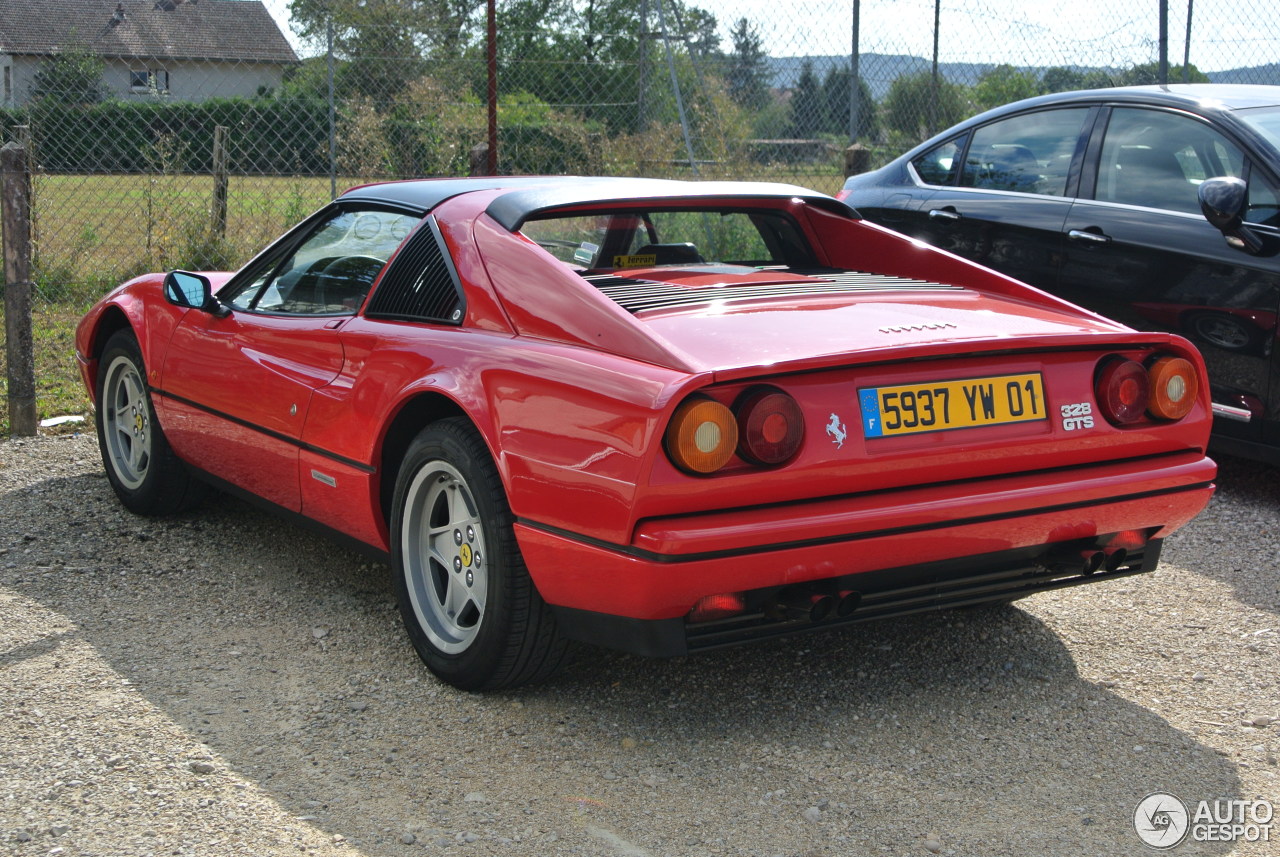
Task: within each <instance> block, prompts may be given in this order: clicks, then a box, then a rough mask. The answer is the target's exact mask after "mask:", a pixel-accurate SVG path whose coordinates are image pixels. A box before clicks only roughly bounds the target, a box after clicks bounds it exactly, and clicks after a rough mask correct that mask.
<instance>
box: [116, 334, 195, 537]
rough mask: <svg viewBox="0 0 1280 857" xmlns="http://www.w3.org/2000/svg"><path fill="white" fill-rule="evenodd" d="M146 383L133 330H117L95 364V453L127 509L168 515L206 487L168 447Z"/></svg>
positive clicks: (191, 501) (186, 505) (184, 506)
mask: <svg viewBox="0 0 1280 857" xmlns="http://www.w3.org/2000/svg"><path fill="white" fill-rule="evenodd" d="M146 378H147V369H146V364H145V363H144V362H143V360H142V351H141V349H140V348H139V347H138V340H137V338H136V337H134V335H133V331H131V330H119V331H116V332H115V333H114V334H112V335H111V338H110V339H108V340H107V345H106V348H104V349H103V351H102V356H101V358H99V360H98V378H97V391H96V392H97V396H96V399H97V405H98V406H97V411H96V413H95V416H94V422H95V424H96V425H97V429H98V449H99V450H100V451H101V453H102V464H103V467H105V468H106V471H107V480H108V481H109V482H110V483H111V487H112V488H113V489H114V490H115V492H116V496H117V497H119V498H120V502H121V503H123V504H124V505H125V508H127V509H129V511H131V512H135V513H137V514H139V515H151V516H157V515H167V514H172V513H174V512H181V511H183V510H185V509H189V508H191V507H192V506H194V505H195V504H196V503H198V502H199V501H200V500H201V499H202V498H203V497H204V495H205V492H206V488H205V486H204V483H202V482H199V481H197V480H196V479H195V478H194V477H193V476H192V475H191V473H190V471H188V470H187V467H186V465H184V464H183V463H182V462H181V461H180V460H178V457H177V456H176V455H174V454H173V450H171V449H170V448H169V443H168V441H166V440H165V437H164V431H163V430H162V429H161V428H160V422H159V420H157V419H156V411H155V408H154V407H153V406H152V404H151V390H150V388H149V387H148V386H147V381H146Z"/></svg>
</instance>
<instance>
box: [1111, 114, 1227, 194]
mask: <svg viewBox="0 0 1280 857" xmlns="http://www.w3.org/2000/svg"><path fill="white" fill-rule="evenodd" d="M1243 169H1244V156H1243V155H1242V154H1241V152H1240V150H1239V149H1238V148H1236V146H1235V145H1234V144H1232V143H1231V142H1230V141H1229V140H1227V139H1226V138H1225V137H1223V136H1222V135H1221V134H1219V133H1218V132H1217V131H1215V130H1214V129H1213V128H1211V127H1209V126H1208V125H1207V124H1205V123H1204V122H1201V121H1200V120H1198V119H1193V118H1191V117H1189V116H1182V115H1179V114H1176V113H1166V112H1164V111H1160V110H1146V109H1142V108H1130V107H1123V108H1115V109H1113V110H1112V112H1111V119H1110V121H1109V122H1108V123H1107V135H1106V138H1105V139H1104V140H1103V143H1102V160H1101V163H1099V165H1098V185H1097V190H1096V192H1095V193H1094V196H1095V198H1097V199H1100V200H1103V201H1105V202H1120V203H1125V204H1127V205H1142V206H1146V207H1148V208H1162V209H1165V210H1167V211H1181V212H1186V213H1188V214H1199V213H1200V202H1199V199H1198V198H1197V196H1196V189H1197V188H1198V187H1199V185H1200V183H1201V182H1203V181H1204V180H1205V179H1207V178H1212V177H1214V176H1239V175H1241V173H1242V172H1243Z"/></svg>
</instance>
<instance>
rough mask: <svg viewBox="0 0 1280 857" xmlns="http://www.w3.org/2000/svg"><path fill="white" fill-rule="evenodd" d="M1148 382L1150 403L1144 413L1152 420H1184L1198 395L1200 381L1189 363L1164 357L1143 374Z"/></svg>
mask: <svg viewBox="0 0 1280 857" xmlns="http://www.w3.org/2000/svg"><path fill="white" fill-rule="evenodd" d="M1147 374H1148V375H1149V376H1150V378H1151V402H1150V404H1148V405H1147V410H1148V411H1150V412H1151V415H1152V416H1153V417H1159V418H1160V419H1164V420H1180V419H1182V418H1183V417H1185V416H1186V415H1187V414H1188V413H1189V412H1190V411H1191V408H1192V407H1193V406H1194V405H1195V403H1196V398H1197V397H1198V396H1199V395H1200V379H1199V376H1198V375H1197V374H1196V368H1195V366H1193V365H1192V363H1191V361H1190V360H1184V359H1183V358H1181V357H1172V356H1165V357H1161V358H1160V359H1158V360H1156V362H1155V363H1152V364H1151V368H1150V369H1148V370H1147Z"/></svg>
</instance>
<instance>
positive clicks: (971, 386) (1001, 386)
mask: <svg viewBox="0 0 1280 857" xmlns="http://www.w3.org/2000/svg"><path fill="white" fill-rule="evenodd" d="M858 402H859V403H860V404H861V406H862V431H863V434H864V435H865V436H866V437H892V436H893V435H900V434H915V433H917V432H926V431H947V430H948V429H960V428H975V427H978V426H994V425H1003V424H1005V423H1022V422H1029V421H1032V420H1043V419H1046V418H1047V416H1048V409H1047V408H1046V407H1045V401H1044V383H1043V381H1042V380H1041V378H1040V373H1039V372H1029V373H1027V374H1024V375H996V376H994V377H990V378H962V379H960V380H956V381H934V382H931V383H927V384H902V385H899V386H896V387H864V388H862V389H859V390H858Z"/></svg>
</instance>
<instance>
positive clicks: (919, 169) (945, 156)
mask: <svg viewBox="0 0 1280 857" xmlns="http://www.w3.org/2000/svg"><path fill="white" fill-rule="evenodd" d="M964 141H965V138H964V137H957V138H956V139H954V140H948V141H947V142H945V143H942V144H940V145H937V146H934V147H933V148H932V149H930V150H929V151H927V152H925V153H924V154H923V155H920V156H919V157H918V158H916V159H915V160H913V161H912V162H911V166H913V167H915V171H916V175H918V176H920V181H922V182H924V183H925V184H941V185H949V184H954V183H955V177H956V174H957V173H958V172H959V171H960V151H961V150H962V149H963V148H964Z"/></svg>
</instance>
